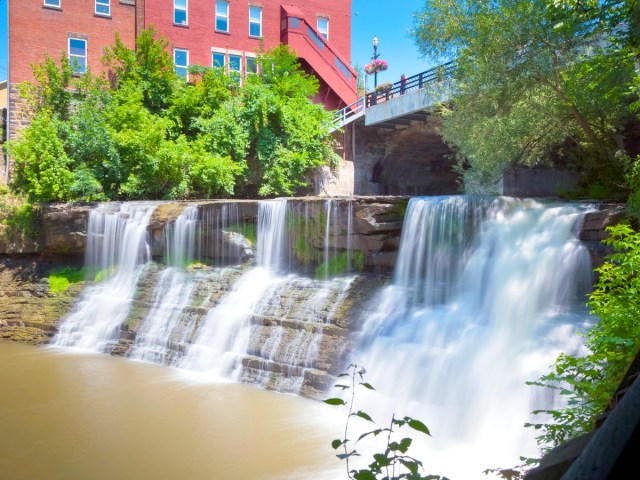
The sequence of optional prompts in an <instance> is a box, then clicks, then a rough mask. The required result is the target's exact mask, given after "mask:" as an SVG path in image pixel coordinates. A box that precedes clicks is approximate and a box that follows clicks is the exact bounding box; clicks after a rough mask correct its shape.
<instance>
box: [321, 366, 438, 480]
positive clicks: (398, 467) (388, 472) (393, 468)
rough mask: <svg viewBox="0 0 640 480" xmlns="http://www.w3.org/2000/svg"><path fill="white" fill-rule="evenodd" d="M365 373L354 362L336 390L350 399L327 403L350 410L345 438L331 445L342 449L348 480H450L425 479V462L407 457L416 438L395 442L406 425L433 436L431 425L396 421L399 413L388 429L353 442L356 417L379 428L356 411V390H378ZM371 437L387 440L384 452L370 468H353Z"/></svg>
mask: <svg viewBox="0 0 640 480" xmlns="http://www.w3.org/2000/svg"><path fill="white" fill-rule="evenodd" d="M365 373H366V370H365V369H364V368H362V367H361V366H360V365H357V364H353V363H352V364H351V365H349V367H348V368H347V371H346V372H345V373H342V374H340V375H338V378H344V379H346V381H345V382H344V383H338V384H337V385H335V388H338V389H340V390H342V391H343V392H348V395H347V396H348V397H349V398H348V400H344V399H342V398H338V397H334V398H328V399H326V400H324V402H325V403H327V404H329V405H334V406H339V407H344V408H346V409H347V411H348V414H347V420H346V422H345V428H344V435H343V438H341V439H340V438H338V439H335V440H333V441H332V442H331V446H332V447H333V449H334V450H340V453H338V454H336V456H337V457H338V458H339V459H340V460H344V461H345V464H346V469H347V475H348V477H349V478H350V479H351V480H377V479H379V480H400V479H408V480H448V479H447V478H446V477H440V476H439V475H425V476H423V475H422V474H421V473H420V471H421V470H424V467H423V465H422V462H421V461H420V460H418V459H416V458H414V457H411V456H409V455H407V451H408V450H409V447H410V446H411V443H412V442H413V439H412V438H410V437H405V438H402V439H401V440H400V441H397V440H395V437H394V434H395V433H397V431H398V430H399V429H400V428H402V427H405V426H406V427H410V428H412V429H413V430H415V431H417V432H420V433H423V434H425V435H429V436H431V433H430V432H429V429H428V428H427V426H426V425H425V424H424V423H422V422H421V421H420V420H416V419H415V418H411V417H406V416H405V417H402V418H396V416H395V414H393V415H392V416H391V421H390V422H389V426H388V427H376V428H374V429H373V430H370V431H368V432H365V433H363V434H361V435H360V436H359V437H358V439H357V440H356V441H355V442H353V441H351V440H350V439H349V424H350V421H351V418H352V417H359V418H361V419H363V420H364V421H366V422H371V423H372V424H373V425H376V423H375V422H374V421H373V419H372V418H371V416H370V415H369V414H368V413H367V412H364V411H362V410H357V411H355V409H354V399H355V394H356V388H364V389H367V390H375V388H373V386H372V385H371V384H369V383H367V382H365V381H364V375H365ZM369 435H373V436H374V437H377V436H379V435H381V436H382V437H383V438H385V440H386V441H385V448H384V451H383V452H380V453H374V454H373V462H371V463H370V464H369V466H368V468H360V469H355V468H354V469H352V468H351V467H350V460H351V458H352V457H356V456H360V453H358V451H357V450H356V445H357V444H358V442H360V440H362V439H363V438H365V437H368V436H369Z"/></svg>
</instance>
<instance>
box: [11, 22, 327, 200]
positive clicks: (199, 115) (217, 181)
mask: <svg viewBox="0 0 640 480" xmlns="http://www.w3.org/2000/svg"><path fill="white" fill-rule="evenodd" d="M168 47H169V43H168V42H167V40H166V39H164V38H163V37H160V36H159V35H158V34H157V31H156V30H155V29H154V28H153V27H151V28H150V29H149V30H146V31H144V32H142V33H141V34H140V35H139V36H138V38H137V43H136V50H131V49H129V48H127V47H126V46H125V45H124V43H123V42H122V40H121V39H120V38H119V37H118V36H116V39H115V43H114V45H113V46H111V47H109V48H107V49H106V50H105V54H104V56H103V62H104V64H105V66H107V67H108V71H109V73H108V76H107V75H103V76H94V75H92V74H91V73H90V72H89V73H87V74H86V75H83V76H81V77H78V76H75V75H74V74H73V73H72V70H71V68H70V65H69V62H68V60H67V59H66V57H65V56H63V57H62V59H61V61H60V62H59V63H56V62H55V61H54V60H53V59H51V58H49V57H47V58H46V60H45V62H44V63H43V64H42V65H36V66H34V74H35V78H36V82H35V83H34V84H24V85H23V92H24V95H25V96H26V97H27V98H28V99H29V102H30V105H31V107H32V111H33V113H34V114H35V115H36V116H35V117H34V122H33V123H32V125H31V126H30V127H28V128H27V129H25V130H24V132H23V134H22V135H21V137H20V138H19V139H18V140H17V141H15V142H12V143H11V144H10V145H9V147H10V154H11V155H12V156H13V157H14V158H15V160H16V165H17V166H20V172H19V173H18V175H17V176H16V180H15V182H14V186H15V187H16V188H18V189H20V191H23V192H26V193H28V194H29V195H30V196H31V198H32V199H35V200H42V201H51V200H109V199H112V200H114V199H139V198H144V199H172V198H208V197H212V196H217V197H228V196H232V195H234V194H238V193H243V192H244V193H246V192H254V191H257V192H258V193H259V194H260V195H262V196H267V195H292V194H294V193H295V192H296V191H297V189H298V188H300V187H303V186H305V185H306V184H307V175H308V172H309V170H310V169H311V168H313V167H316V166H318V165H322V164H326V163H328V162H329V161H331V160H332V158H333V156H334V155H335V154H334V153H333V151H332V149H331V148H330V134H329V127H330V121H331V114H330V112H327V111H325V110H324V108H323V107H322V105H319V104H315V103H313V102H312V101H311V98H312V97H313V96H314V95H315V94H316V93H317V90H318V81H317V80H316V79H315V77H313V76H310V75H308V74H306V73H305V72H304V71H303V70H302V69H301V68H300V65H299V64H298V60H297V57H296V56H295V55H294V54H293V53H291V52H290V51H289V50H288V48H287V47H283V46H281V47H276V48H274V49H272V50H269V51H266V52H262V53H260V54H259V56H258V63H259V65H260V70H261V74H260V75H249V76H248V77H247V78H246V79H243V85H241V84H240V80H241V79H239V78H237V77H233V76H231V75H228V74H226V73H225V72H224V69H222V68H209V67H200V66H192V67H191V68H190V82H188V83H187V82H185V81H184V79H183V78H182V77H180V76H178V75H177V74H176V72H175V69H174V65H173V60H172V58H171V55H170V53H169V51H168Z"/></svg>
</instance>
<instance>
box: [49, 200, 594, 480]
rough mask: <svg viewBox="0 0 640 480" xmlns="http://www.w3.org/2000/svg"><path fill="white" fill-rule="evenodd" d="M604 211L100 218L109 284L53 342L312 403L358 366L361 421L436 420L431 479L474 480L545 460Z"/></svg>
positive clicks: (100, 213) (118, 208)
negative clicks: (361, 370) (369, 390)
mask: <svg viewBox="0 0 640 480" xmlns="http://www.w3.org/2000/svg"><path fill="white" fill-rule="evenodd" d="M591 209H592V207H591V206H589V205H579V204H574V205H571V204H551V203H542V202H538V201H534V200H522V199H514V198H505V197H497V198H496V197H466V196H449V197H416V198H411V199H410V200H409V201H408V203H407V199H403V200H400V201H396V202H395V203H394V204H392V205H391V206H388V205H387V206H385V205H382V203H381V202H380V200H379V199H376V200H373V199H367V200H363V199H358V198H353V199H352V198H346V199H313V200H311V199H310V200H300V199H276V200H265V201H260V202H257V203H256V202H253V203H243V202H217V203H216V202H214V203H210V204H196V203H194V204H181V205H179V206H176V205H175V204H171V205H168V204H162V203H160V204H122V205H102V206H100V207H98V208H96V209H94V210H92V211H91V214H90V219H89V229H88V241H87V247H88V248H87V266H88V267H91V269H92V270H94V271H100V272H101V275H99V276H98V279H97V280H96V281H95V282H93V284H92V285H90V286H89V287H87V288H86V290H85V291H84V292H83V295H82V297H81V298H80V300H79V302H78V303H77V305H76V307H75V308H74V310H73V311H72V312H70V313H69V314H68V315H67V316H66V317H65V318H64V319H62V321H61V324H60V329H59V332H58V334H57V335H56V336H55V337H54V339H53V342H52V343H53V344H54V345H56V346H60V347H67V348H69V347H70V348H81V349H84V350H92V351H97V352H108V353H118V354H122V355H124V356H126V357H128V358H131V359H132V360H138V361H145V362H151V363H156V364H160V365H166V366H171V367H175V368H176V369H178V370H179V371H182V372H185V373H186V374H188V375H189V376H190V377H193V378H198V379H202V380H216V381H219V380H223V381H232V382H246V383H253V384H256V385H260V386H263V387H265V388H269V389H274V390H278V391H282V392H294V393H299V394H302V395H306V396H312V397H323V396H328V395H329V394H330V393H329V392H328V391H327V389H328V387H330V386H331V384H332V383H333V381H334V378H335V375H336V374H338V373H340V372H341V371H342V369H344V368H345V366H346V365H348V364H349V363H358V364H361V365H363V366H364V367H365V368H366V369H367V371H368V372H369V373H368V378H367V381H369V382H370V383H372V384H373V385H375V387H376V389H377V390H376V392H375V393H374V394H371V395H370V396H364V397H363V398H361V399H359V401H361V402H362V405H363V409H365V410H367V411H369V412H370V413H372V414H374V418H376V419H380V421H381V423H385V422H386V420H387V419H388V417H389V416H390V414H391V413H392V412H396V413H398V414H401V415H404V414H407V415H412V416H414V417H416V418H419V419H421V420H423V421H424V422H425V423H427V425H428V426H429V428H430V429H431V431H432V433H433V435H434V438H433V439H431V440H430V444H431V448H432V450H428V452H429V453H428V456H429V460H425V464H426V465H428V466H429V465H432V466H433V467H434V470H432V473H439V474H446V475H448V476H450V477H451V478H452V479H455V478H478V477H480V472H481V471H482V470H483V469H486V468H492V467H509V466H513V465H515V464H517V463H518V457H519V456H520V455H529V456H536V447H535V441H534V440H533V436H534V434H535V432H530V431H525V429H524V428H523V424H524V423H525V422H527V421H530V420H531V417H530V412H531V411H533V410H534V409H536V408H541V407H549V406H551V405H553V404H554V402H556V401H558V400H557V399H555V398H550V397H548V396H545V395H543V394H541V393H540V392H536V391H535V390H534V389H533V388H532V387H529V386H527V385H525V382H526V381H528V380H535V379H536V378H537V377H538V376H539V375H540V373H542V372H543V371H544V370H545V369H546V368H547V367H548V366H549V365H550V364H551V363H552V362H553V360H554V358H555V356H556V354H557V353H559V352H561V351H565V352H571V351H576V350H577V349H579V348H581V346H580V344H579V342H578V341H577V337H576V335H575V332H576V331H577V330H580V329H584V328H585V327H586V326H587V325H588V323H589V322H590V321H591V319H590V318H589V317H588V315H587V312H586V311H585V309H584V303H585V300H586V299H585V295H586V293H588V291H589V289H590V286H591V264H590V260H589V255H588V252H587V249H586V248H585V247H584V245H582V244H581V243H580V241H578V239H577V231H578V228H579V226H580V222H581V219H582V218H583V216H584V215H585V213H586V212H588V211H590V210H591ZM167 212H170V213H167ZM163 215H164V216H165V217H164V220H162V221H161V220H159V219H160V218H162V217H163ZM398 218H400V220H402V219H403V220H404V222H403V223H402V222H399V221H398ZM374 219H375V220H374ZM400 232H401V235H400ZM389 259H391V260H392V263H393V264H394V265H395V268H394V269H393V270H386V271H385V270H384V268H383V265H389V264H390V262H389ZM461 456H462V457H464V458H465V459H467V460H468V461H466V462H464V464H465V467H466V468H467V470H464V471H460V472H458V473H459V475H460V476H457V475H454V473H456V472H455V468H454V469H453V470H448V468H451V465H455V466H456V468H457V467H460V463H461V462H459V461H456V459H458V460H459V458H460V457H461ZM432 459H435V460H433V461H432ZM436 469H437V470H436ZM450 472H453V473H450Z"/></svg>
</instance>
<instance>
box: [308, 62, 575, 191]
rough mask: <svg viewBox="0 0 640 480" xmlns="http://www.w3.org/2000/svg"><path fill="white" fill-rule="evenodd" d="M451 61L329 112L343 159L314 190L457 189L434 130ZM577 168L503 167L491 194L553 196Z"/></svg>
mask: <svg viewBox="0 0 640 480" xmlns="http://www.w3.org/2000/svg"><path fill="white" fill-rule="evenodd" d="M456 67H457V65H456V63H455V62H449V63H445V64H443V65H440V66H438V67H436V68H432V69H430V70H426V71H424V72H421V73H419V74H417V75H413V76H412V77H409V78H405V79H403V80H400V81H398V82H396V83H393V84H390V83H388V84H382V85H379V86H378V88H377V90H376V91H374V92H371V93H368V94H367V95H365V96H363V97H361V98H359V99H358V100H357V101H356V102H354V103H352V104H351V105H349V106H347V107H345V108H344V109H342V110H340V111H338V112H336V113H335V116H334V123H333V138H334V144H335V145H336V151H337V152H338V153H339V154H340V155H341V157H342V159H343V161H342V164H341V167H340V168H339V169H338V170H337V172H331V171H329V170H328V169H325V170H323V171H322V172H321V173H320V175H319V178H317V179H316V192H315V193H317V194H325V195H350V194H355V195H452V194H458V193H461V191H462V190H461V187H462V179H461V177H460V174H459V173H458V172H457V171H456V170H455V169H454V167H455V163H456V162H455V153H454V152H453V150H451V148H450V147H449V146H448V145H446V144H445V143H444V141H443V140H442V137H441V136H440V134H439V132H438V130H439V127H440V117H439V116H438V115H436V114H435V113H436V111H437V108H438V107H439V106H441V105H443V104H446V103H448V102H450V100H451V98H452V97H453V94H454V93H455V85H456V83H455V78H454V77H455V72H456ZM577 178H578V173H577V172H568V171H557V170H551V169H528V168H519V169H515V168H514V169H511V170H509V171H507V172H506V173H505V175H504V177H503V179H502V182H501V184H499V185H497V186H496V191H497V193H501V194H503V195H514V196H531V197H548V196H554V195H555V193H556V192H555V190H556V188H557V187H562V188H564V189H569V188H571V187H573V186H574V185H575V183H576V181H577Z"/></svg>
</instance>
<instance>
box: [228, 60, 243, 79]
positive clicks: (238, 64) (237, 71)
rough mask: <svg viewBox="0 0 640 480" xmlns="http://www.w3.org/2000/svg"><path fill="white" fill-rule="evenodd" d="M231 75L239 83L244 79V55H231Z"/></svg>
mask: <svg viewBox="0 0 640 480" xmlns="http://www.w3.org/2000/svg"><path fill="white" fill-rule="evenodd" d="M229 76H230V77H231V78H233V79H234V80H235V81H237V82H238V83H240V82H241V80H242V56H241V55H229Z"/></svg>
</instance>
